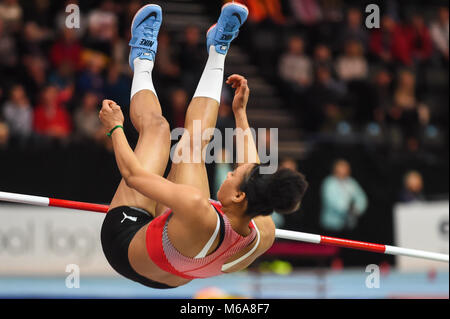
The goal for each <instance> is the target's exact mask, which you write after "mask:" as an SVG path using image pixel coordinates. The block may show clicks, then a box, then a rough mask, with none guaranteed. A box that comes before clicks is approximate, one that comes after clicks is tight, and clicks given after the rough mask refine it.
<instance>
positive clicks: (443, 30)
mask: <svg viewBox="0 0 450 319" xmlns="http://www.w3.org/2000/svg"><path fill="white" fill-rule="evenodd" d="M430 32H431V38H432V39H433V42H434V45H435V46H436V48H437V49H438V51H439V53H440V54H441V55H442V56H443V57H444V59H445V61H447V63H448V41H449V17H448V7H440V8H439V13H438V18H437V20H435V21H433V22H432V24H431V27H430Z"/></svg>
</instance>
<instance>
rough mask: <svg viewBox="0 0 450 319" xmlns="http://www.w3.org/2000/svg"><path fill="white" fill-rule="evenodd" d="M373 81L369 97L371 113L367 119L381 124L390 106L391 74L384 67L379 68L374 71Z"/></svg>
mask: <svg viewBox="0 0 450 319" xmlns="http://www.w3.org/2000/svg"><path fill="white" fill-rule="evenodd" d="M373 82H374V83H373V85H372V90H371V92H370V99H369V101H370V105H371V109H372V112H373V113H372V114H371V116H370V118H369V119H370V120H375V121H376V122H378V123H381V124H382V123H384V122H385V119H386V113H387V112H388V110H389V109H390V107H391V106H392V74H391V73H390V72H389V71H388V70H386V69H380V70H378V71H377V72H376V73H375V76H374V79H373Z"/></svg>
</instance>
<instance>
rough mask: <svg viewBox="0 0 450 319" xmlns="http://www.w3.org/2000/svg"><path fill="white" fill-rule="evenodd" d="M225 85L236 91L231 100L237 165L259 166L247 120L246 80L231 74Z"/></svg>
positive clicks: (256, 151) (247, 90)
mask: <svg viewBox="0 0 450 319" xmlns="http://www.w3.org/2000/svg"><path fill="white" fill-rule="evenodd" d="M226 83H227V84H229V85H231V87H232V88H233V89H236V91H235V95H234V100H233V113H234V119H235V121H236V129H237V133H236V149H237V156H238V160H239V161H238V165H242V164H248V163H256V164H259V163H260V160H259V156H258V150H257V148H256V145H255V140H254V139H253V136H252V134H251V131H250V125H249V124H248V119H247V103H248V98H249V95H250V89H249V87H248V84H247V79H246V78H244V77H243V76H242V75H238V74H233V75H232V76H230V77H229V78H228V79H227V82H226ZM239 129H240V130H239ZM241 130H242V131H241Z"/></svg>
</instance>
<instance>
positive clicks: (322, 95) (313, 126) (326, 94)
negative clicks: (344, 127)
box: [304, 66, 345, 131]
mask: <svg viewBox="0 0 450 319" xmlns="http://www.w3.org/2000/svg"><path fill="white" fill-rule="evenodd" d="M344 95H345V87H344V86H343V85H342V84H341V83H340V82H338V81H336V80H334V79H333V78H332V76H331V72H330V70H329V69H328V68H327V67H324V66H321V67H318V68H317V70H316V79H315V82H314V84H313V85H312V86H311V88H310V89H309V90H308V91H307V93H306V105H307V111H306V114H308V119H307V120H306V119H305V121H306V122H305V123H304V125H305V128H307V129H308V130H312V131H318V130H322V131H333V130H334V129H335V126H336V124H337V123H338V122H340V121H341V120H342V119H343V116H344V115H343V113H342V109H341V107H340V103H341V100H342V98H343V96H344Z"/></svg>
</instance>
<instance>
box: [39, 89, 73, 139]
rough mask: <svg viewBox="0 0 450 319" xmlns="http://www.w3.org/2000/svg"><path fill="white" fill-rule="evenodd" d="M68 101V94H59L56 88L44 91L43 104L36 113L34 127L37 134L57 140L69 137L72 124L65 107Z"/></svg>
mask: <svg viewBox="0 0 450 319" xmlns="http://www.w3.org/2000/svg"><path fill="white" fill-rule="evenodd" d="M67 100H68V96H67V92H59V90H58V88H56V87H54V86H48V87H46V88H45V89H44V90H43V92H42V97H41V103H40V105H38V106H37V107H36V109H35V111H34V119H33V126H34V130H35V132H36V133H38V134H41V135H44V136H49V137H54V138H57V139H61V138H66V137H68V136H69V134H70V133H71V131H72V123H71V119H70V115H69V113H68V112H67V111H66V109H65V107H64V105H63V103H64V102H66V101H67Z"/></svg>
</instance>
